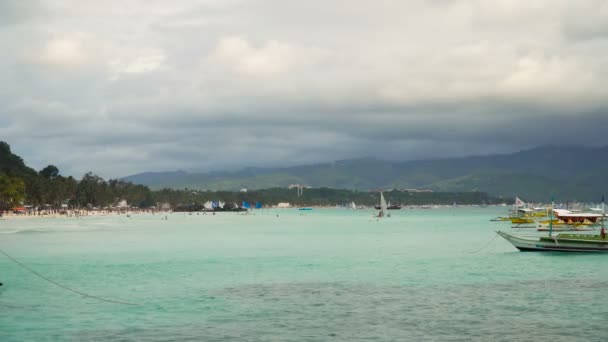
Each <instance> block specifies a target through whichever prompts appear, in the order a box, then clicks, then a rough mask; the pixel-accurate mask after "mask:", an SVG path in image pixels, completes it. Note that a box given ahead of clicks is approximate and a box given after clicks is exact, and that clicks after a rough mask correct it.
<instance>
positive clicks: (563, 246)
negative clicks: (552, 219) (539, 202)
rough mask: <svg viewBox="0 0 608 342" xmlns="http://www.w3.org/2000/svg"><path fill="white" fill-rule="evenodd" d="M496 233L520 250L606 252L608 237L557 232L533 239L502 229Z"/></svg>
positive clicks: (607, 249) (607, 250)
mask: <svg viewBox="0 0 608 342" xmlns="http://www.w3.org/2000/svg"><path fill="white" fill-rule="evenodd" d="M496 233H498V235H500V236H502V237H503V238H505V240H507V241H509V242H510V243H511V244H512V245H513V246H515V247H516V248H517V249H519V250H520V251H522V252H543V251H559V252H608V239H606V238H605V237H602V236H601V235H582V234H558V235H557V236H541V237H539V238H538V239H536V240H535V239H524V238H520V237H517V236H514V235H511V234H507V233H505V232H502V231H497V232H496Z"/></svg>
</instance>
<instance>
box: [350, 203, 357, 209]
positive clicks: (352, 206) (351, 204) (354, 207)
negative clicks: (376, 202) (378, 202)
mask: <svg viewBox="0 0 608 342" xmlns="http://www.w3.org/2000/svg"><path fill="white" fill-rule="evenodd" d="M350 208H351V209H352V210H357V206H356V205H355V202H350Z"/></svg>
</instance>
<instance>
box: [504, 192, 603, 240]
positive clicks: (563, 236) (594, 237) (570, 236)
mask: <svg viewBox="0 0 608 342" xmlns="http://www.w3.org/2000/svg"><path fill="white" fill-rule="evenodd" d="M602 202H603V199H602ZM551 207H552V208H551V209H552V210H551V211H550V213H551V217H550V219H549V236H541V237H538V238H536V239H529V238H521V237H517V236H514V235H511V234H508V233H505V232H502V231H497V232H496V233H497V234H498V235H500V236H502V237H503V238H504V239H505V240H507V241H509V242H510V243H511V244H512V245H513V246H515V248H517V249H519V250H520V251H522V252H545V251H554V252H608V239H606V228H605V227H604V221H603V220H602V229H601V231H600V234H599V235H583V234H558V235H556V236H553V234H552V233H553V205H552V206H551Z"/></svg>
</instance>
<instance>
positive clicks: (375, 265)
mask: <svg viewBox="0 0 608 342" xmlns="http://www.w3.org/2000/svg"><path fill="white" fill-rule="evenodd" d="M506 211H507V208H504V207H489V208H479V207H454V208H451V207H450V208H435V209H402V210H395V211H391V217H390V218H383V219H380V220H378V219H376V218H373V215H374V214H375V211H372V210H350V209H342V208H332V209H317V208H315V209H313V210H310V211H306V212H303V211H299V210H297V209H260V210H255V211H253V212H252V213H251V214H247V215H243V214H237V213H218V214H216V215H211V214H206V215H203V214H201V213H199V214H196V213H193V214H185V213H172V214H156V215H152V214H142V215H131V217H127V216H126V215H121V216H106V217H82V218H80V219H76V218H42V219H5V220H0V250H1V251H2V252H3V253H6V254H7V255H8V256H10V257H12V258H13V259H14V260H12V259H9V257H8V256H6V255H4V254H0V282H2V283H3V286H1V287H0V341H4V342H7V341H552V342H557V341H608V255H604V254H567V253H531V252H527V253H525V252H519V251H517V250H516V249H515V248H514V247H513V246H511V245H510V244H509V243H508V242H507V241H505V240H503V239H502V238H500V237H497V235H496V234H495V231H496V230H499V229H500V230H508V231H511V232H516V233H518V234H520V235H530V234H534V229H520V230H519V231H516V230H515V229H512V228H511V226H510V223H507V222H490V219H492V218H493V217H496V216H499V215H504V214H506ZM165 217H166V219H165ZM34 272H35V273H34Z"/></svg>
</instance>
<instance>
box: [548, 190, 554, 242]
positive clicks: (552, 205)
mask: <svg viewBox="0 0 608 342" xmlns="http://www.w3.org/2000/svg"><path fill="white" fill-rule="evenodd" d="M553 202H554V200H553V196H551V216H550V217H549V236H551V234H552V233H553V207H554V205H555V204H554V203H553Z"/></svg>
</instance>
